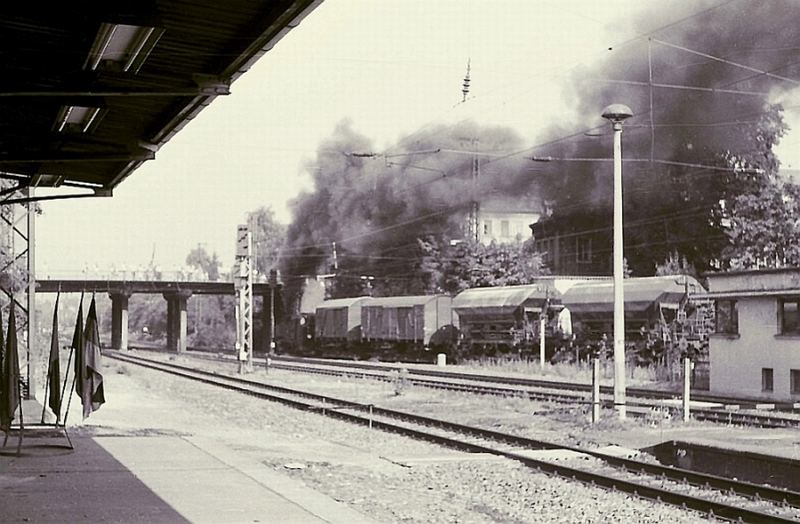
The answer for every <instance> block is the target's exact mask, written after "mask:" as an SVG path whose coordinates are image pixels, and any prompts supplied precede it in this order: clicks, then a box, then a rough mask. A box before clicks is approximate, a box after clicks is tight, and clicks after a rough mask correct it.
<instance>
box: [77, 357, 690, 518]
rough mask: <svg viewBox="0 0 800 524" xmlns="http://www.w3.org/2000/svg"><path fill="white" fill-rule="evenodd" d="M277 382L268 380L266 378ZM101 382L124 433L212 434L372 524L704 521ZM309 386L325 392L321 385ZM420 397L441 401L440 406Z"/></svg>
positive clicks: (346, 429) (109, 370) (166, 380)
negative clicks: (117, 407)
mask: <svg viewBox="0 0 800 524" xmlns="http://www.w3.org/2000/svg"><path fill="white" fill-rule="evenodd" d="M148 356H149V355H148ZM277 375H278V373H271V374H270V375H269V380H270V381H272V380H274V379H276V378H277ZM287 375H288V374H287ZM105 376H106V396H107V398H108V399H109V403H111V402H114V401H115V397H117V398H119V399H120V400H122V399H125V398H127V399H130V401H131V402H132V403H136V404H138V408H139V409H138V410H136V411H137V412H139V413H141V414H142V415H141V417H142V420H136V419H135V418H126V419H125V422H124V424H125V425H126V427H128V428H129V430H130V431H137V432H139V433H140V434H142V433H143V432H144V433H146V432H147V431H152V432H154V433H159V432H163V431H170V432H176V433H178V434H186V435H202V436H205V437H212V438H215V439H219V440H220V441H222V442H224V443H225V444H227V445H229V446H231V447H233V448H235V449H236V450H237V452H239V453H242V454H244V455H247V456H249V457H250V458H254V457H255V458H257V459H258V461H259V462H261V463H262V464H264V465H265V467H269V468H273V469H274V470H278V471H281V472H282V473H283V474H286V475H288V476H291V477H293V478H295V479H299V480H302V481H303V482H304V483H305V484H307V485H308V486H309V487H312V488H314V489H316V490H318V491H320V492H322V493H325V494H327V495H329V496H331V497H332V498H334V499H336V500H339V501H342V502H344V503H346V504H348V505H349V506H350V507H352V508H354V509H356V510H358V511H360V512H362V513H364V514H366V515H369V516H370V517H371V518H373V519H375V520H376V521H377V522H412V523H413V522H420V523H423V522H424V523H448V522H469V523H471V522H475V523H484V522H485V523H492V522H509V523H523V522H705V521H706V519H704V518H702V516H700V515H699V514H697V513H693V512H687V511H684V510H681V509H680V508H674V507H671V506H668V505H665V504H659V503H655V502H651V501H647V500H643V499H640V498H637V497H633V496H629V495H626V494H623V493H612V492H609V491H606V490H603V489H600V488H595V487H591V486H587V485H584V484H582V483H580V482H576V481H568V480H565V479H561V478H558V477H549V476H547V475H544V474H541V473H538V472H535V471H532V470H530V469H529V468H527V467H525V466H523V465H521V464H519V463H517V462H514V461H511V460H507V459H500V458H497V457H491V456H483V455H477V456H476V455H470V454H465V453H461V452H456V451H453V450H449V449H445V448H442V447H440V446H436V445H433V444H428V443H425V442H419V441H414V440H412V439H410V438H406V437H401V436H398V435H392V434H387V433H384V432H380V431H377V430H369V429H367V428H364V427H360V426H355V425H351V424H348V423H345V422H341V421H337V420H332V419H329V418H325V417H322V416H320V415H317V414H313V413H307V412H302V411H298V410H295V409H291V408H288V407H284V406H282V405H277V404H273V403H268V402H264V401H260V400H257V399H254V398H251V397H247V396H244V395H241V394H237V393H234V392H229V391H222V390H219V389H216V388H214V387H212V386H208V385H205V384H201V383H197V382H192V381H188V380H186V379H181V378H178V377H174V376H171V375H167V374H163V373H160V372H157V371H152V370H147V369H144V368H140V367H137V366H134V365H131V364H121V363H118V362H112V361H110V360H108V359H107V360H106V375H105ZM251 377H253V375H251ZM285 378H286V381H288V382H293V383H294V384H293V385H294V386H295V387H298V388H300V387H301V383H302V382H315V383H316V382H317V380H316V379H315V380H312V379H311V378H309V377H305V379H303V378H302V377H300V378H298V377H297V376H293V377H291V378H290V377H285ZM333 382H336V381H335V379H334V381H333ZM317 387H318V388H322V389H325V387H323V386H320V384H319V383H317ZM327 387H328V388H329V389H336V387H335V385H329V386H327ZM338 389H340V390H342V389H350V390H351V393H357V394H358V395H359V396H362V395H365V394H367V390H369V393H368V395H369V396H370V397H371V398H372V399H373V400H380V399H383V400H387V401H390V402H391V401H399V402H400V403H403V402H414V400H413V399H412V398H411V397H412V393H411V392H410V391H409V392H408V393H407V394H404V395H402V396H400V397H397V396H396V395H395V394H394V388H393V387H392V386H391V385H387V384H372V383H356V384H345V383H340V384H339V388H338ZM341 396H348V397H350V396H352V395H344V394H342V395H341ZM413 396H414V397H417V396H419V398H418V399H417V401H419V400H421V399H422V398H424V397H425V396H428V397H436V396H437V392H434V391H422V392H417V391H414V392H413ZM456 396H458V397H465V399H466V397H467V395H464V394H461V395H456ZM145 400H146V402H145V404H147V405H152V406H154V409H156V410H160V411H161V412H162V414H163V416H161V417H158V418H157V419H156V420H154V419H153V418H152V415H147V414H146V413H145V411H146V410H144V409H142V405H143V404H142V402H143V401H145ZM373 400H370V401H373ZM429 400H430V401H431V402H432V403H433V404H434V405H437V404H441V399H438V400H437V399H435V398H433V399H429ZM494 401H495V402H502V401H503V399H494ZM506 402H509V403H511V405H515V403H516V402H521V401H520V400H519V399H507V401H506ZM375 403H376V404H377V403H378V402H375ZM395 407H397V406H395ZM515 409H516V408H515ZM102 413H103V410H102V409H101V410H100V411H99V412H98V413H96V414H94V415H92V417H91V418H90V419H88V420H87V423H89V425H88V426H87V427H85V428H83V431H98V432H102V431H107V430H109V428H108V426H109V425H117V423H118V422H119V421H113V420H112V421H111V423H112V424H108V422H109V421H107V420H104V419H103V416H102ZM92 426H94V427H92ZM119 429H120V428H113V429H111V430H112V431H119Z"/></svg>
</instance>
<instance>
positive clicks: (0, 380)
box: [0, 314, 6, 411]
mask: <svg viewBox="0 0 800 524" xmlns="http://www.w3.org/2000/svg"><path fill="white" fill-rule="evenodd" d="M5 353H6V342H5V339H4V338H3V315H2V314H0V403H2V402H3V399H4V398H5V393H4V392H5V386H4V384H5V383H6V382H5V376H4V375H5V371H4V370H5V367H3V365H4V362H5ZM2 409H3V408H2V407H0V411H2Z"/></svg>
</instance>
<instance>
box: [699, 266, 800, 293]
mask: <svg viewBox="0 0 800 524" xmlns="http://www.w3.org/2000/svg"><path fill="white" fill-rule="evenodd" d="M704 276H705V277H706V279H707V280H708V290H709V293H707V294H705V295H703V297H704V298H723V297H725V296H728V297H734V296H743V297H744V296H758V295H771V294H781V293H788V292H790V291H797V290H800V268H796V267H786V268H764V269H751V270H745V271H728V272H724V273H707V274H705V275H704Z"/></svg>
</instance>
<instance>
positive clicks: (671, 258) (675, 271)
mask: <svg viewBox="0 0 800 524" xmlns="http://www.w3.org/2000/svg"><path fill="white" fill-rule="evenodd" d="M666 275H694V276H696V275H697V270H696V269H695V267H694V266H693V265H692V264H691V263H690V262H689V261H688V260H687V259H686V256H685V255H681V254H679V253H678V251H673V252H671V253H670V254H669V255H667V258H666V259H665V260H664V262H662V263H661V264H656V276H659V277H660V276H666Z"/></svg>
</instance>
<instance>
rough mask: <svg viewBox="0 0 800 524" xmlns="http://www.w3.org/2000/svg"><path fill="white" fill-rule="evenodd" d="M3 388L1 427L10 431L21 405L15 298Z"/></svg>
mask: <svg viewBox="0 0 800 524" xmlns="http://www.w3.org/2000/svg"><path fill="white" fill-rule="evenodd" d="M2 375H3V390H2V395H0V400H2V402H0V429H2V430H3V431H5V432H6V433H8V432H9V430H10V429H11V422H12V421H13V420H14V415H15V414H16V412H17V408H18V407H19V400H20V399H19V355H18V354H17V322H16V320H15V319H14V300H13V299H12V300H11V307H10V308H9V315H8V334H7V335H6V352H5V358H4V359H3V373H2Z"/></svg>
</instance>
